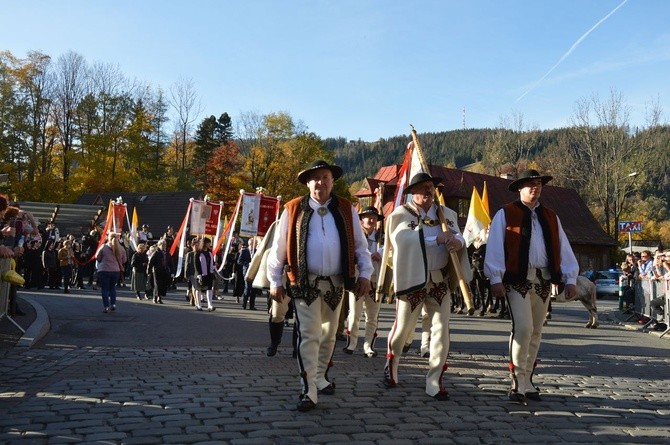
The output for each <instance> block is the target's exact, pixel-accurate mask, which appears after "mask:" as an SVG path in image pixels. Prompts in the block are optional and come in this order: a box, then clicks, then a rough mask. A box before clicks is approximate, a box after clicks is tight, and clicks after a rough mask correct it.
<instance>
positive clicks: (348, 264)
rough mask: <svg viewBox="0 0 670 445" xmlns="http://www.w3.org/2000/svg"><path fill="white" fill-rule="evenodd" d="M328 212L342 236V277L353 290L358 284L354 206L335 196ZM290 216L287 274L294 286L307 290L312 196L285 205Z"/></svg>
mask: <svg viewBox="0 0 670 445" xmlns="http://www.w3.org/2000/svg"><path fill="white" fill-rule="evenodd" d="M332 198H333V199H331V200H330V204H328V210H329V211H330V212H331V213H332V214H333V218H334V219H335V226H336V227H337V232H338V233H339V235H340V236H339V242H340V251H341V252H342V259H341V261H342V277H343V279H344V288H345V289H347V290H352V289H353V288H354V285H355V283H356V258H355V254H356V250H355V247H354V225H353V223H354V221H353V219H352V216H351V203H350V202H349V201H348V200H346V199H344V198H341V197H339V196H335V195H332ZM285 208H286V211H287V212H288V218H289V220H288V239H287V240H286V256H287V262H288V266H289V270H288V272H287V274H288V279H289V282H290V283H291V285H292V286H296V285H298V286H299V287H301V288H303V289H306V288H307V287H308V276H307V275H308V272H307V255H309V252H307V236H308V232H309V221H310V219H311V218H312V216H313V214H314V210H313V209H312V208H311V207H310V205H309V195H305V196H303V197H302V198H295V199H293V200H291V201H289V202H287V203H286V205H285Z"/></svg>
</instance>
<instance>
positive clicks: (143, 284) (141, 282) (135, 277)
mask: <svg viewBox="0 0 670 445" xmlns="http://www.w3.org/2000/svg"><path fill="white" fill-rule="evenodd" d="M130 265H131V266H132V268H133V272H132V277H131V279H130V288H131V289H132V290H134V291H135V296H136V297H137V299H138V300H141V299H142V295H141V292H144V298H145V299H146V300H148V299H149V297H147V293H146V292H147V266H148V265H149V256H148V255H147V245H146V244H144V243H140V244H138V245H137V252H135V254H134V255H133V258H132V260H130Z"/></svg>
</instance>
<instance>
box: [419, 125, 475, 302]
mask: <svg viewBox="0 0 670 445" xmlns="http://www.w3.org/2000/svg"><path fill="white" fill-rule="evenodd" d="M410 127H411V128H412V140H413V141H414V149H415V150H417V154H418V156H419V162H421V168H422V169H423V171H424V172H426V173H428V174H429V175H430V169H429V168H428V163H427V162H426V158H425V157H424V156H423V150H422V148H421V143H420V142H419V137H418V136H417V134H416V130H415V129H414V126H413V125H411V124H410ZM436 192H437V189H436ZM435 201H437V196H435ZM437 218H438V219H439V220H440V224H441V226H442V231H443V232H446V231H447V230H450V229H449V227H448V226H447V221H446V219H445V218H444V214H443V213H442V206H441V205H440V203H439V202H437ZM449 258H450V259H451V262H452V264H453V266H454V270H455V271H456V277H457V278H458V287H459V288H460V289H461V293H462V294H463V299H464V300H465V304H466V306H467V307H468V314H469V315H472V314H474V313H475V305H474V302H473V301H472V294H471V293H470V286H469V285H468V283H467V282H466V281H465V277H464V276H463V271H462V270H461V260H460V258H459V257H458V254H457V253H456V252H452V251H450V252H449Z"/></svg>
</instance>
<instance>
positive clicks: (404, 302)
mask: <svg viewBox="0 0 670 445" xmlns="http://www.w3.org/2000/svg"><path fill="white" fill-rule="evenodd" d="M435 286H436V285H435V284H434V283H432V282H429V283H428V285H427V286H426V288H425V291H426V297H425V298H424V299H423V304H418V305H414V308H412V306H413V305H412V304H411V303H410V300H409V298H408V297H410V298H411V295H414V294H416V293H414V294H411V295H410V296H402V297H398V298H397V299H396V317H395V322H394V323H393V327H392V328H391V332H390V333H389V341H388V345H389V346H388V351H387V354H386V358H387V369H389V370H390V377H391V378H392V379H393V381H394V382H396V383H398V382H399V380H398V365H399V364H400V356H401V355H402V349H403V346H405V343H406V340H407V338H408V335H411V334H412V333H413V332H414V330H415V329H416V323H417V320H418V319H419V315H420V314H421V311H422V307H423V308H424V310H425V315H424V317H426V318H427V320H430V358H429V359H428V373H427V374H426V394H428V395H429V396H431V397H432V396H434V395H435V394H437V393H439V392H440V391H441V390H443V389H444V388H443V386H442V375H443V374H444V371H445V370H446V368H447V354H448V353H449V317H450V315H451V298H450V294H449V292H448V290H447V292H446V295H445V296H444V297H443V298H442V301H441V303H440V302H438V300H437V299H435V298H434V297H432V296H430V295H431V294H432V293H433V292H434V290H433V288H434V287H435Z"/></svg>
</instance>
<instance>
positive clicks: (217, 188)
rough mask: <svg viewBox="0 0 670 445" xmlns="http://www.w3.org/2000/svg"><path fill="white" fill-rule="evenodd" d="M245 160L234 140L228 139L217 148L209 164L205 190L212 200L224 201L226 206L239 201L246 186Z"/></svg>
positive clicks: (206, 165) (231, 205)
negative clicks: (244, 175)
mask: <svg viewBox="0 0 670 445" xmlns="http://www.w3.org/2000/svg"><path fill="white" fill-rule="evenodd" d="M243 162H244V161H243V160H242V158H241V157H240V150H239V147H238V146H237V144H236V143H235V142H234V141H228V142H226V143H225V144H223V145H222V146H220V147H218V148H216V149H215V150H214V151H213V152H212V154H211V156H210V158H209V160H208V162H207V164H205V171H206V175H205V176H204V178H205V183H204V188H203V189H204V191H205V193H206V194H207V195H209V197H210V198H211V199H212V200H215V201H223V202H224V206H225V207H226V208H231V207H233V206H234V205H235V203H236V202H237V197H238V195H239V191H240V189H242V188H244V182H243V178H242V175H241V172H240V170H241V167H242V165H243Z"/></svg>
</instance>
